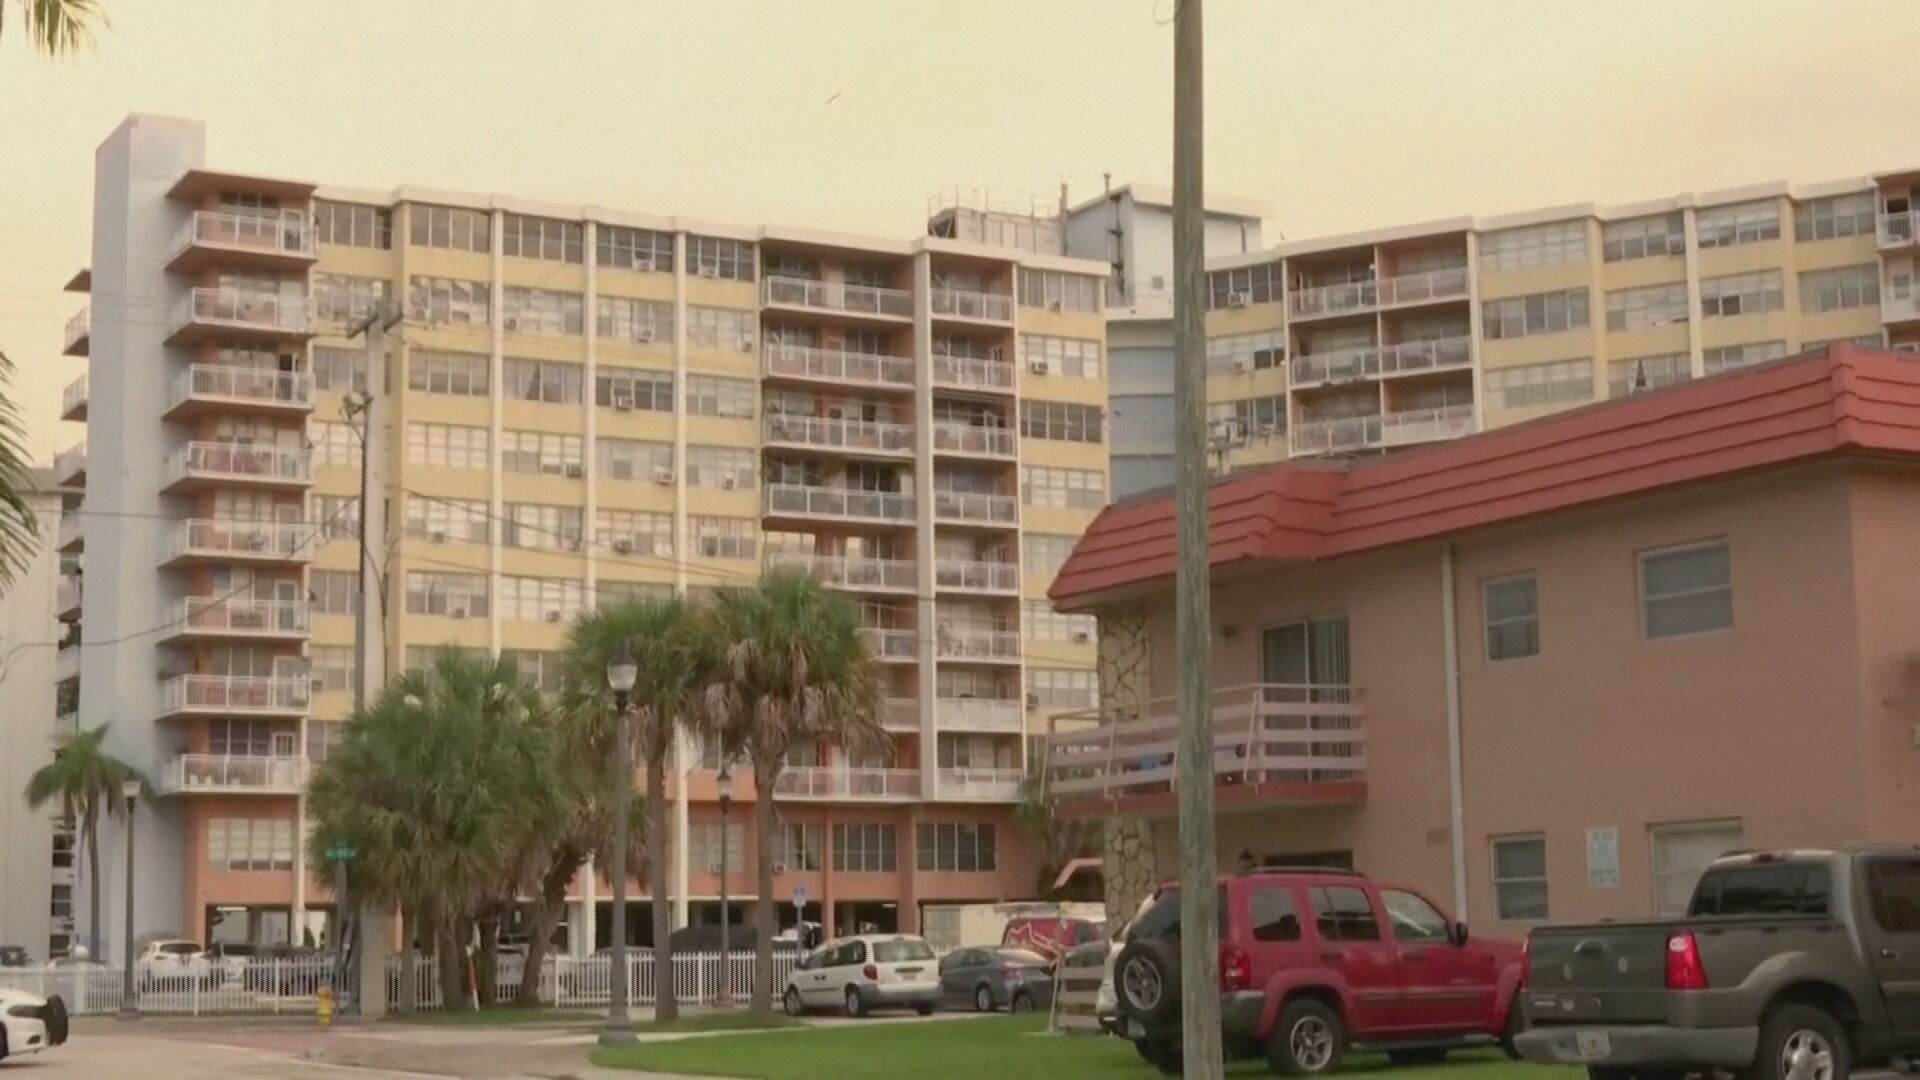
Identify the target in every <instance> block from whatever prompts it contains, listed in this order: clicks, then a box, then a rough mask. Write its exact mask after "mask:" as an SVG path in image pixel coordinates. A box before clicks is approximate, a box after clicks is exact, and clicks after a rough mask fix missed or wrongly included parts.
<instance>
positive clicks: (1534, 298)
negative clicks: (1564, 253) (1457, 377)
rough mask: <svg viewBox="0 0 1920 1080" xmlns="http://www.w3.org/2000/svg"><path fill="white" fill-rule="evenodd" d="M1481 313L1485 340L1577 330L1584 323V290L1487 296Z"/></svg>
mask: <svg viewBox="0 0 1920 1080" xmlns="http://www.w3.org/2000/svg"><path fill="white" fill-rule="evenodd" d="M1481 317H1482V320H1481V321H1482V323H1483V324H1484V325H1483V327H1482V331H1481V332H1482V335H1483V336H1484V337H1485V338H1486V339H1487V340H1488V341H1498V340H1500V339H1502V338H1516V337H1527V336H1530V335H1532V334H1557V333H1561V332H1563V331H1567V330H1577V329H1579V328H1580V327H1583V326H1586V325H1587V290H1585V289H1568V290H1567V291H1565V292H1548V293H1534V294H1533V295H1531V296H1510V297H1507V298H1506V299H1504V300H1488V301H1487V302H1486V303H1484V304H1482V305H1481Z"/></svg>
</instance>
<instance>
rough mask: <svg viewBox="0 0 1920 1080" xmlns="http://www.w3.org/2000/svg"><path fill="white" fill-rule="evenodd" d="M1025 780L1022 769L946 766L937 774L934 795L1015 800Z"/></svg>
mask: <svg viewBox="0 0 1920 1080" xmlns="http://www.w3.org/2000/svg"><path fill="white" fill-rule="evenodd" d="M1025 780H1026V773H1024V772H1022V771H1021V770H1019V769H959V768H943V769H939V770H936V771H935V773H934V788H933V790H934V797H935V798H937V799H979V800H982V801H991V802H1014V801H1017V800H1018V799H1019V798H1020V785H1021V784H1022V783H1023V782H1025Z"/></svg>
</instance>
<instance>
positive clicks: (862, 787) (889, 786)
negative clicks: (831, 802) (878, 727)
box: [773, 765, 920, 802]
mask: <svg viewBox="0 0 1920 1080" xmlns="http://www.w3.org/2000/svg"><path fill="white" fill-rule="evenodd" d="M773 793H774V794H775V795H777V796H779V797H780V798H783V799H846V800H849V801H857V802H901V801H912V800H915V799H918V798H919V797H920V770H918V769H862V768H854V767H852V766H847V765H819V766H804V765H803V766H788V767H787V769H786V770H785V771H784V772H782V773H781V774H780V779H779V780H777V781H775V782H774V785H773Z"/></svg>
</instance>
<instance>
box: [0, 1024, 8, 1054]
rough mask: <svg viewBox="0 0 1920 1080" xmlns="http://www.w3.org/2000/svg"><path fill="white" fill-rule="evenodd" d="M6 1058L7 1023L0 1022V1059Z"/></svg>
mask: <svg viewBox="0 0 1920 1080" xmlns="http://www.w3.org/2000/svg"><path fill="white" fill-rule="evenodd" d="M5 1060H7V1025H5V1024H0V1061H5Z"/></svg>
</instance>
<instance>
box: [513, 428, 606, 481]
mask: <svg viewBox="0 0 1920 1080" xmlns="http://www.w3.org/2000/svg"><path fill="white" fill-rule="evenodd" d="M582 445H583V444H582V441H581V438H580V436H578V435H558V434H555V433H553V432H551V431H515V430H513V429H511V428H510V429H508V430H506V431H502V432H501V433H500V468H501V470H502V471H504V472H513V473H538V474H541V475H544V476H565V477H569V478H575V479H577V478H578V477H580V476H581V475H582V474H583V473H584V472H585V465H586V459H585V458H584V457H583V450H582Z"/></svg>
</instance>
